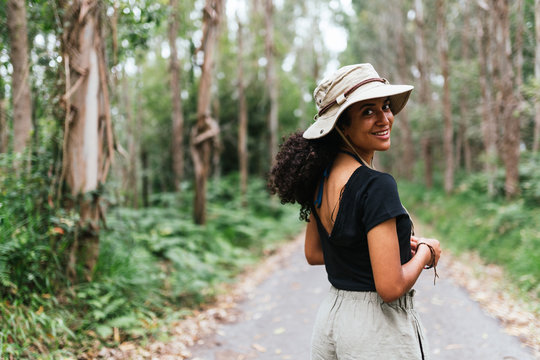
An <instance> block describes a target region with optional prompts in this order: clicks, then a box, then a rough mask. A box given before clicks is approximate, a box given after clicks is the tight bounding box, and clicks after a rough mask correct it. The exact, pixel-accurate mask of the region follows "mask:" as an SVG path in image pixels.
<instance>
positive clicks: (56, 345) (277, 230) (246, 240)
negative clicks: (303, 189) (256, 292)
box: [0, 159, 301, 359]
mask: <svg viewBox="0 0 540 360" xmlns="http://www.w3.org/2000/svg"><path fill="white" fill-rule="evenodd" d="M1 161H2V159H0V166H2V163H1ZM4 161H7V160H5V159H4ZM9 161H11V160H9ZM4 165H5V164H4ZM42 170H43V171H37V170H35V171H33V172H32V173H31V174H26V173H24V172H23V173H21V175H20V176H18V177H16V176H9V175H8V176H0V185H1V187H0V189H1V191H0V225H1V226H0V231H1V232H0V235H1V236H0V294H1V295H2V300H1V302H0V358H2V359H3V358H14V359H23V358H24V359H58V358H76V357H77V355H80V354H82V353H91V352H92V351H93V350H95V349H97V348H98V347H99V344H107V345H114V344H117V343H119V342H121V341H124V340H126V339H132V340H133V339H137V340H138V341H140V342H144V341H146V339H148V338H149V337H155V336H161V337H163V336H167V334H164V333H163V330H162V329H163V324H166V323H167V322H168V321H173V320H175V319H178V318H179V317H181V316H183V315H185V314H186V312H189V311H190V309H194V308H197V307H198V306H200V304H201V303H203V302H205V301H208V300H211V299H212V297H214V296H215V295H216V292H217V291H218V289H219V286H218V285H219V284H222V283H224V282H229V281H232V280H233V279H234V276H235V275H237V274H238V273H239V272H240V271H242V269H244V268H245V267H246V265H248V264H252V263H254V262H255V261H257V260H258V259H259V258H260V257H261V256H263V254H265V253H266V252H267V251H268V250H270V249H272V248H273V247H275V246H277V244H278V243H279V242H280V241H284V240H286V239H288V238H290V237H291V236H292V235H293V234H296V233H297V232H298V230H299V229H300V226H301V223H300V222H299V221H298V214H297V209H296V208H294V207H291V206H283V205H280V204H279V203H278V202H277V201H274V200H273V199H270V197H269V195H268V194H267V192H266V190H265V184H264V182H263V181H262V180H260V179H252V180H250V185H249V193H248V196H247V199H248V201H247V206H246V207H242V206H241V200H240V197H239V196H238V191H237V189H238V179H237V177H235V176H229V177H225V178H222V179H221V180H219V181H213V182H211V183H210V185H211V186H209V189H208V198H207V204H208V209H207V210H208V221H207V225H205V226H197V225H194V224H193V220H192V213H191V209H192V206H191V204H192V199H193V191H192V189H190V188H189V185H186V186H185V188H184V189H183V190H182V192H180V193H167V194H157V195H154V196H153V197H152V199H151V206H150V207H148V208H141V209H128V208H122V207H116V206H111V207H110V209H109V210H108V214H107V223H106V229H104V230H102V232H101V235H100V255H99V259H98V263H97V265H96V268H95V271H94V274H93V279H92V281H91V282H83V283H79V284H71V283H69V281H68V279H67V277H66V276H65V269H66V262H67V256H68V252H69V247H70V245H71V242H72V239H73V237H72V233H71V232H72V229H73V226H74V223H75V222H76V220H77V216H76V215H75V214H70V213H65V212H64V211H63V210H61V209H58V208H56V207H54V204H53V203H52V201H50V197H49V191H50V189H51V184H50V183H49V182H48V180H47V178H46V177H44V176H43V172H46V169H42Z"/></svg>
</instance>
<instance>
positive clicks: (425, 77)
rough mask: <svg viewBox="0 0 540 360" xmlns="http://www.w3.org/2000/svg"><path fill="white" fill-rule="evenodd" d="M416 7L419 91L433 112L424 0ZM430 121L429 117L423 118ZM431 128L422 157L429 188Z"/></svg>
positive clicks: (425, 137)
mask: <svg viewBox="0 0 540 360" xmlns="http://www.w3.org/2000/svg"><path fill="white" fill-rule="evenodd" d="M414 9H415V12H416V17H415V23H416V32H415V41H416V61H417V62H416V66H417V68H418V72H419V73H420V83H419V87H418V93H419V98H420V102H421V103H422V105H423V106H424V107H425V108H426V109H427V111H426V113H427V114H429V113H431V108H432V104H431V87H430V83H429V70H428V61H427V57H426V54H427V48H426V37H425V22H424V5H423V3H422V0H415V1H414ZM423 121H429V119H423ZM431 137H432V135H431V132H430V130H428V131H426V132H425V134H424V137H423V140H422V158H423V160H424V181H425V184H426V186H427V187H428V188H431V187H432V186H433V154H432V149H431V147H432V140H431Z"/></svg>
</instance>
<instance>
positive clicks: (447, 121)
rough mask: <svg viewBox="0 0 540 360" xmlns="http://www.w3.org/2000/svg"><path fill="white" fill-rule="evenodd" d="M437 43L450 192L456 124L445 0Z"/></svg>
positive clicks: (447, 188) (449, 188) (446, 183)
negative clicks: (453, 116)
mask: <svg viewBox="0 0 540 360" xmlns="http://www.w3.org/2000/svg"><path fill="white" fill-rule="evenodd" d="M437 40H438V41H437V43H438V46H439V58H440V62H441V72H442V76H443V80H444V83H443V96H442V108H443V111H442V112H443V118H444V157H445V159H446V166H445V170H444V190H445V191H446V193H450V192H451V191H452V190H453V188H454V145H453V141H454V126H453V123H452V104H451V103H450V82H449V81H450V80H449V77H450V76H449V73H450V66H449V65H448V34H447V30H446V6H445V0H437Z"/></svg>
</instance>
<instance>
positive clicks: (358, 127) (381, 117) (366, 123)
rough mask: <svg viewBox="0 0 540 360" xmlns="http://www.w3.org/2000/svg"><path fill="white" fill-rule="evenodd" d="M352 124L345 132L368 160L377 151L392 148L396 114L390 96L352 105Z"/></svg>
mask: <svg viewBox="0 0 540 360" xmlns="http://www.w3.org/2000/svg"><path fill="white" fill-rule="evenodd" d="M348 112H349V118H350V125H349V126H346V127H344V128H343V129H342V130H343V133H344V134H345V136H347V138H348V140H349V141H350V142H351V143H352V145H353V146H354V147H355V149H356V151H357V152H358V153H359V155H360V156H362V157H363V158H364V159H366V160H371V159H372V158H373V154H374V152H375V151H386V150H388V149H389V148H390V132H391V131H392V124H393V123H394V114H392V111H391V110H390V100H389V99H388V98H377V99H369V100H364V101H361V102H358V103H356V104H354V105H352V106H351V107H350V108H349V109H348Z"/></svg>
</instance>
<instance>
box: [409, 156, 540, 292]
mask: <svg viewBox="0 0 540 360" xmlns="http://www.w3.org/2000/svg"><path fill="white" fill-rule="evenodd" d="M529 161H532V160H531V159H528V160H526V161H524V163H525V164H524V165H523V166H521V167H520V169H521V170H522V177H527V179H528V180H527V181H523V182H522V196H521V197H520V198H519V199H516V200H513V201H506V200H504V198H503V188H502V185H504V183H501V182H500V181H499V180H498V181H496V185H497V189H498V191H499V192H500V193H499V196H498V197H495V198H491V199H490V198H489V197H488V196H487V194H486V180H485V179H484V178H483V177H482V176H481V175H478V174H476V175H473V176H470V177H468V178H466V179H464V181H463V182H462V184H461V186H460V187H459V190H458V191H457V192H456V193H455V194H453V195H450V196H448V195H445V194H444V192H443V191H442V190H439V189H436V190H427V189H425V188H424V187H423V186H420V185H416V184H412V183H402V184H400V195H401V197H402V201H403V203H404V204H406V205H407V206H408V208H409V210H410V211H411V212H412V213H413V214H414V215H415V216H417V217H418V218H420V219H421V220H422V221H424V222H427V223H429V224H431V225H433V226H434V228H435V230H436V232H437V234H438V236H439V237H440V240H441V242H442V244H443V246H444V247H449V248H451V249H452V250H453V251H455V252H457V253H459V252H462V251H477V252H478V253H479V254H480V255H481V256H482V257H483V258H484V259H485V260H486V261H488V262H492V263H496V264H499V265H502V266H503V267H504V268H505V269H506V270H507V271H508V273H509V275H510V276H511V277H512V278H513V279H514V281H515V282H516V283H517V284H518V286H519V287H520V288H521V289H522V290H523V291H524V292H531V293H532V294H533V295H534V296H540V255H539V254H540V231H539V230H538V226H537V225H538V224H537V219H540V208H539V207H538V197H537V186H538V185H537V184H538V182H539V181H540V176H539V175H540V173H538V170H537V169H538V165H535V166H532V165H530V164H529V165H526V164H527V163H529ZM536 161H537V160H536ZM529 166H530V167H531V168H535V171H533V170H531V169H530V168H529ZM500 176H501V175H499V176H498V178H499V177H500ZM533 183H534V185H532V184H533Z"/></svg>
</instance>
